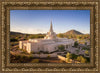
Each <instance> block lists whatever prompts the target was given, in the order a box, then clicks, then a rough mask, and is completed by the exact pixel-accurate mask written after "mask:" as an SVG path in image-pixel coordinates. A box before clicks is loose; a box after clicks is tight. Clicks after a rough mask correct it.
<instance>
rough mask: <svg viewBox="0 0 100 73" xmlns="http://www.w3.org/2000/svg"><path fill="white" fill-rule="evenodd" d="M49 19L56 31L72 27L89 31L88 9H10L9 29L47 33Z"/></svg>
mask: <svg viewBox="0 0 100 73" xmlns="http://www.w3.org/2000/svg"><path fill="white" fill-rule="evenodd" d="M51 21H52V24H53V30H54V32H56V33H65V32H67V31H69V30H72V29H74V30H77V31H79V32H82V33H84V34H89V33H90V10H10V31H14V32H21V33H28V34H38V33H47V32H48V31H49V29H50V24H51Z"/></svg>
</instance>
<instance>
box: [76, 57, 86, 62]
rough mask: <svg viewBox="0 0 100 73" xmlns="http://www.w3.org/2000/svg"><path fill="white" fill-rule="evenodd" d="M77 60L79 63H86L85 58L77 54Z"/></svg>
mask: <svg viewBox="0 0 100 73" xmlns="http://www.w3.org/2000/svg"><path fill="white" fill-rule="evenodd" d="M77 61H80V62H81V63H86V59H85V58H84V57H82V56H78V57H77Z"/></svg>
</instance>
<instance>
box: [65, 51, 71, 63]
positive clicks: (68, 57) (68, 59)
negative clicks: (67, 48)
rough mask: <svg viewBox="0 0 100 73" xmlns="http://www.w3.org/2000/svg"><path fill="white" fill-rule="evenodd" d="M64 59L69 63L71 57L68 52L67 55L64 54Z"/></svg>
mask: <svg viewBox="0 0 100 73" xmlns="http://www.w3.org/2000/svg"><path fill="white" fill-rule="evenodd" d="M66 57H67V58H66V61H67V62H69V61H70V58H71V57H72V56H71V54H70V53H69V52H68V53H67V54H66Z"/></svg>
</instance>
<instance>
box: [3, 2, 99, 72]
mask: <svg viewBox="0 0 100 73" xmlns="http://www.w3.org/2000/svg"><path fill="white" fill-rule="evenodd" d="M71 7H72V9H80V8H83V9H90V10H91V12H94V13H91V15H92V20H93V22H92V21H91V30H92V34H91V37H92V39H93V40H92V41H91V42H92V45H94V46H93V47H92V48H91V49H92V51H91V52H92V53H93V54H92V53H91V55H92V56H93V57H92V59H93V60H94V61H91V63H92V64H66V65H65V64H50V63H49V64H44V63H43V64H37V63H34V64H29V63H28V64H26V63H23V64H22V63H20V64H15V63H12V64H11V63H10V62H9V26H10V25H9V24H10V21H9V16H10V10H11V9H15V10H16V9H29V10H30V9H35V10H38V9H51V10H55V9H58V10H59V9H62V10H64V9H65V10H66V8H67V9H71ZM94 25H95V26H94ZM80 66H82V67H80ZM86 66H87V67H86ZM75 67H76V68H75ZM2 71H98V2H2Z"/></svg>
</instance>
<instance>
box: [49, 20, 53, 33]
mask: <svg viewBox="0 0 100 73" xmlns="http://www.w3.org/2000/svg"><path fill="white" fill-rule="evenodd" d="M50 32H53V28H52V21H51V25H50Z"/></svg>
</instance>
